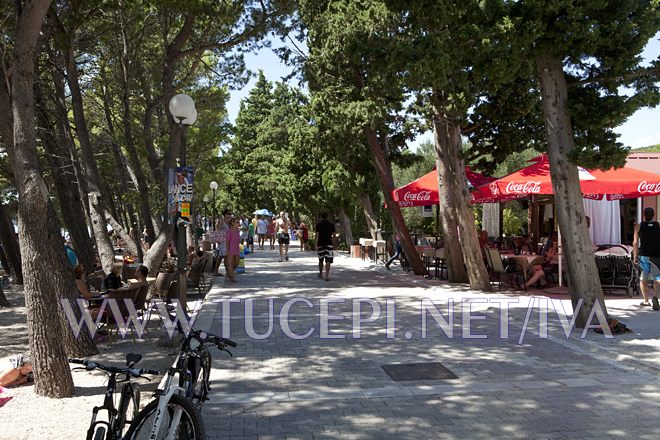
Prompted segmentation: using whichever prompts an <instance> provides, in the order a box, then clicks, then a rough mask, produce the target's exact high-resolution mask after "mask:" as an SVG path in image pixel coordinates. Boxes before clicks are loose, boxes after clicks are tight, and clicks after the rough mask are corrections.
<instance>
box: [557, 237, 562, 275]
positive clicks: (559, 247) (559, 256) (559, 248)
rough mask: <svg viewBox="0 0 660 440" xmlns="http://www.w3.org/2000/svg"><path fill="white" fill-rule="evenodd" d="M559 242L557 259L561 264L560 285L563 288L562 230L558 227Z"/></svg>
mask: <svg viewBox="0 0 660 440" xmlns="http://www.w3.org/2000/svg"><path fill="white" fill-rule="evenodd" d="M557 240H559V243H557V250H558V253H557V257H558V259H559V260H558V262H559V285H560V286H563V284H562V281H563V280H562V270H561V266H562V264H561V260H562V254H561V229H560V228H559V226H557Z"/></svg>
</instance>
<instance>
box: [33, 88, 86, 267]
mask: <svg viewBox="0 0 660 440" xmlns="http://www.w3.org/2000/svg"><path fill="white" fill-rule="evenodd" d="M35 97H36V105H37V108H36V113H37V123H38V124H39V127H40V139H41V144H42V145H43V147H44V149H45V150H46V158H47V161H48V165H49V167H50V169H51V173H52V175H53V181H54V183H55V192H56V193H57V199H58V200H59V201H60V206H61V207H62V209H61V212H62V219H63V221H64V227H65V228H66V229H67V231H69V234H70V236H71V242H72V244H73V248H74V249H75V251H76V255H77V256H78V262H79V263H80V264H82V265H83V266H85V269H87V271H89V272H91V271H92V270H93V268H94V265H95V263H96V255H95V254H94V247H93V245H92V238H91V237H90V236H89V231H88V229H87V223H86V221H85V210H84V208H83V202H82V200H81V199H80V192H79V191H76V190H75V189H76V188H77V186H78V181H77V179H76V174H75V170H74V164H73V162H72V161H71V157H70V154H69V149H68V148H67V146H66V144H65V143H64V140H60V141H58V140H57V139H56V138H55V129H54V127H53V124H52V123H51V121H50V119H49V118H48V114H49V111H48V108H47V106H46V102H45V99H44V96H43V94H42V91H41V90H40V87H39V86H38V85H37V86H36V87H35Z"/></svg>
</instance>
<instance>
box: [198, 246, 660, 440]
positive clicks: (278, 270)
mask: <svg viewBox="0 0 660 440" xmlns="http://www.w3.org/2000/svg"><path fill="white" fill-rule="evenodd" d="M290 256H291V259H290V261H289V262H284V263H279V262H278V257H277V255H276V254H275V253H274V252H270V251H257V253H256V254H255V255H250V256H248V257H247V259H246V266H247V272H246V273H245V274H242V275H239V276H238V283H236V284H231V283H226V285H225V284H224V278H223V277H217V278H216V283H217V284H216V285H215V286H214V287H213V288H212V289H211V292H210V293H209V295H208V296H207V303H206V304H205V306H204V310H203V314H202V315H203V316H200V320H199V321H198V325H197V326H198V327H200V326H201V327H206V328H209V329H210V330H211V331H212V332H214V333H217V334H222V333H223V332H224V336H230V337H231V338H232V339H234V340H236V341H237V342H238V343H239V346H238V347H237V348H236V349H234V350H233V352H234V355H235V357H234V358H229V357H228V356H226V355H224V354H221V353H214V369H213V371H212V374H211V380H212V390H211V400H210V401H208V402H207V403H206V405H205V406H204V411H203V413H204V419H205V423H206V426H207V430H208V432H209V438H212V439H233V440H238V439H255V440H263V439H289V440H290V439H390V438H392V439H393V438H397V440H400V439H427V438H428V439H436V438H440V439H480V438H489V439H490V438H507V439H508V438H525V439H583V438H584V439H586V438H589V439H591V438H593V439H596V438H597V439H603V438H619V439H629V438H644V439H646V438H648V439H656V438H658V431H659V428H660V422H659V421H658V416H659V415H660V411H659V409H660V385H658V380H657V379H658V377H657V369H656V368H657V366H658V365H657V364H656V363H655V359H656V356H657V351H653V350H647V352H648V353H650V354H649V355H648V356H647V357H646V358H645V359H644V362H641V363H640V362H635V359H633V358H635V356H634V355H633V356H627V357H626V356H624V359H617V358H616V356H612V350H616V348H617V346H616V345H613V343H612V341H611V340H607V341H605V342H603V341H604V340H603V339H602V336H598V337H595V336H596V335H595V334H594V335H589V337H588V341H580V342H576V340H578V339H579V338H577V337H576V336H575V335H574V336H573V337H571V338H566V337H565V336H564V334H563V332H562V329H561V325H559V323H558V320H557V318H556V317H557V315H556V314H554V312H551V313H549V314H548V324H549V325H548V333H549V338H546V339H544V338H540V337H539V330H540V329H541V328H542V327H541V326H540V324H539V322H540V321H539V315H538V311H537V310H533V311H532V313H530V314H529V324H528V325H526V324H525V317H526V316H527V314H528V310H527V305H528V304H529V299H530V298H529V297H526V296H522V297H518V296H516V295H514V294H511V293H502V294H498V293H495V294H488V295H487V294H480V293H474V292H470V291H469V290H468V289H466V288H465V287H463V286H452V285H448V284H445V285H442V286H434V287H429V286H428V285H427V283H424V282H418V283H416V284H413V283H411V279H410V278H409V277H406V276H401V275H400V274H396V272H393V273H395V275H393V274H391V273H388V272H386V271H385V270H384V269H383V270H381V269H374V268H373V267H367V265H365V264H362V262H361V261H358V260H354V259H350V258H347V257H338V258H335V264H334V265H333V270H332V273H331V280H330V281H329V282H325V281H323V280H321V279H318V278H317V277H316V259H315V254H314V253H300V252H298V251H292V252H291V254H290ZM294 298H305V299H306V300H307V301H309V303H303V302H301V301H302V300H298V302H297V303H295V304H292V303H290V302H289V306H290V310H289V313H288V314H287V317H288V319H281V316H280V312H281V311H282V308H283V307H285V304H287V301H290V300H292V299H294ZM504 298H506V299H507V300H509V301H518V303H517V304H512V305H511V309H510V311H509V316H510V318H511V319H510V323H509V325H508V326H504V327H503V326H502V325H501V322H502V320H501V319H500V317H501V310H500V308H499V307H498V304H497V303H494V301H501V300H502V299H504ZM227 299H232V300H234V301H238V300H240V301H241V302H240V303H234V304H232V305H231V309H230V311H227V303H226V302H225V303H224V304H218V303H217V302H218V301H222V300H227ZM358 299H359V300H361V301H360V302H358V301H357V300H358ZM370 300H371V301H373V300H375V301H377V302H378V304H379V305H380V307H381V310H380V312H381V313H380V316H379V317H377V318H376V317H374V316H372V305H373V304H371V303H369V302H368V301H370ZM388 300H389V302H390V307H388V306H387V301H388ZM422 300H426V301H432V302H433V305H434V306H435V307H437V310H438V311H439V312H440V314H441V315H442V317H443V318H444V319H446V320H447V321H449V323H448V324H446V325H444V326H443V327H442V329H441V327H440V326H439V325H438V324H436V321H434V320H433V318H432V317H430V314H429V313H422V312H421V301H422ZM466 300H469V301H471V304H469V305H466V303H465V302H464V301H466ZM489 300H490V302H489ZM340 301H344V302H340ZM450 301H453V303H452V304H451V305H450V304H449V303H450ZM323 303H326V304H327V307H328V310H329V311H328V312H327V313H321V310H322V307H323ZM271 304H272V306H271ZM356 304H357V305H356ZM392 304H394V306H392ZM271 307H272V312H271V311H270V310H271ZM466 308H467V311H468V312H469V311H470V309H471V314H472V316H471V318H469V317H468V316H467V312H466ZM567 310H568V309H567ZM450 311H451V312H453V323H452V322H451V319H450V318H449V312H450ZM246 312H251V313H250V314H247V313H246ZM393 312H395V313H393ZM271 314H272V315H273V319H270V315H271ZM246 315H247V316H248V317H247V318H246ZM328 315H332V316H331V318H333V319H331V320H329V321H328V325H327V327H328V328H329V330H328V332H327V334H326V335H325V337H321V334H322V332H323V331H324V330H325V329H324V328H322V327H323V325H324V324H325V323H324V319H323V318H322V316H328ZM422 315H426V316H427V325H426V328H427V332H426V334H425V335H423V334H422V331H421V328H422ZM370 317H371V318H372V322H368V320H369V318H370ZM658 317H659V318H660V315H659V316H658ZM358 318H361V319H363V320H367V321H365V322H363V323H362V325H361V328H360V334H359V337H358V334H357V331H356V327H355V325H354V323H355V322H357V320H358ZM468 319H469V326H468V325H466V323H467V322H468ZM271 324H272V329H271V328H270V327H271ZM287 324H288V327H290V329H289V328H287ZM443 324H444V323H443ZM468 327H469V334H467V333H466V329H467V328H468ZM523 327H524V328H525V334H524V338H523V340H522V343H519V340H520V334H521V329H522V328H523ZM649 328H652V326H651V325H649ZM310 329H313V330H311V335H310V336H309V337H306V338H301V339H292V338H291V337H289V336H287V334H286V333H287V330H290V332H288V333H289V334H291V332H293V333H295V334H297V335H304V334H305V333H306V332H308V331H310ZM227 330H230V331H231V335H228V334H227ZM452 330H453V335H452V334H451V331H452ZM506 331H508V337H503V336H506V335H503V333H506ZM653 331H654V330H650V332H651V333H650V334H653ZM268 333H270V334H268ZM447 333H449V334H450V335H451V336H452V337H449V336H448V335H447ZM578 333H579V332H578ZM259 335H261V336H259ZM479 335H483V336H485V337H484V338H479ZM332 336H334V337H335V338H331V337H332ZM423 336H424V337H423ZM466 336H474V337H471V338H466ZM257 338H260V339H257ZM649 340H650V339H649ZM615 341H618V338H617V339H615ZM599 344H601V345H599ZM602 344H606V345H607V346H608V347H609V348H607V349H602V350H601V349H599V347H601V346H603V345H602ZM642 345H644V344H642ZM628 360H630V361H632V362H627V361H628ZM418 362H441V363H442V364H443V365H444V366H445V367H447V368H448V369H449V370H451V371H452V372H453V373H455V374H456V375H457V376H458V379H454V380H414V381H404V382H395V381H393V380H392V379H391V378H390V377H389V376H388V375H387V374H386V373H385V371H384V370H383V369H382V367H381V366H382V365H386V364H399V363H418Z"/></svg>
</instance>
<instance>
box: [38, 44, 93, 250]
mask: <svg viewBox="0 0 660 440" xmlns="http://www.w3.org/2000/svg"><path fill="white" fill-rule="evenodd" d="M50 58H51V59H52V63H53V67H52V69H51V72H52V75H53V89H54V91H55V96H54V98H53V103H54V105H55V115H56V121H55V126H56V127H57V140H58V142H59V143H60V144H61V145H65V146H66V147H67V150H68V155H69V161H70V162H71V163H72V164H73V171H72V172H73V173H74V175H75V179H76V182H77V185H76V186H75V188H76V189H77V191H78V195H77V196H76V199H78V200H80V204H81V205H82V208H83V211H84V217H83V218H84V219H85V224H86V225H90V224H91V220H90V219H91V216H90V214H89V204H88V203H87V194H88V193H89V191H88V190H87V180H86V178H85V173H84V172H83V169H82V165H81V163H80V162H81V161H80V160H79V158H78V152H77V151H76V145H75V142H74V140H73V133H72V132H71V124H70V123H69V109H68V108H67V104H66V91H65V89H66V78H65V76H64V73H63V71H64V70H65V67H64V66H65V64H66V60H65V58H64V55H63V54H62V53H61V52H60V51H57V50H56V51H53V52H52V53H51V54H50ZM85 230H86V231H87V235H88V236H89V242H90V246H92V247H93V245H94V242H95V241H96V240H95V238H94V236H93V234H94V230H90V229H89V227H88V226H87V227H86V229H85ZM96 256H97V254H96V251H93V258H92V261H94V262H96Z"/></svg>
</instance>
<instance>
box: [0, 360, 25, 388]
mask: <svg viewBox="0 0 660 440" xmlns="http://www.w3.org/2000/svg"><path fill="white" fill-rule="evenodd" d="M10 362H11V366H10V367H9V368H6V369H4V370H2V371H0V387H12V386H17V385H23V384H25V383H28V382H31V381H32V380H33V378H32V363H31V362H30V358H29V357H28V356H25V355H22V354H19V355H17V356H16V357H15V358H12V359H10Z"/></svg>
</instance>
